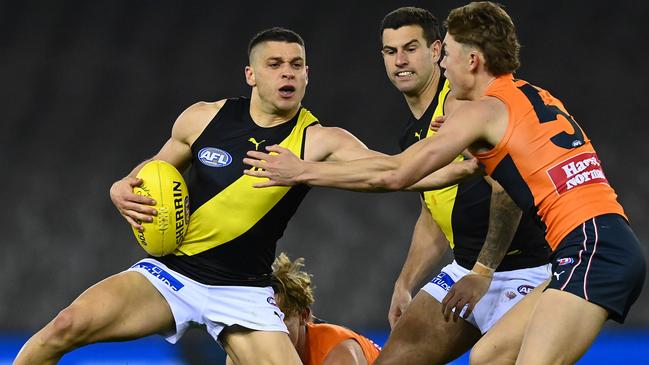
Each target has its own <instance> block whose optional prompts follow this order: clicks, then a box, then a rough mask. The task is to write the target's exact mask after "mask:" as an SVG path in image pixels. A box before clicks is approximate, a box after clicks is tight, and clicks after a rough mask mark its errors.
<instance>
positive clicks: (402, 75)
mask: <svg viewBox="0 0 649 365" xmlns="http://www.w3.org/2000/svg"><path fill="white" fill-rule="evenodd" d="M395 76H396V77H397V78H400V79H406V78H410V77H413V76H415V73H414V72H412V71H399V72H397V73H396V74H395Z"/></svg>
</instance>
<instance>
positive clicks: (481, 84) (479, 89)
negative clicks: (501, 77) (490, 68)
mask: <svg viewBox="0 0 649 365" xmlns="http://www.w3.org/2000/svg"><path fill="white" fill-rule="evenodd" d="M494 80H496V76H493V75H491V74H489V73H487V72H481V73H479V74H478V75H477V76H476V80H475V87H474V88H473V89H472V90H471V92H470V93H469V99H470V100H476V99H480V98H481V97H483V96H484V95H485V94H486V93H487V90H488V89H489V86H491V84H492V83H493V82H494Z"/></svg>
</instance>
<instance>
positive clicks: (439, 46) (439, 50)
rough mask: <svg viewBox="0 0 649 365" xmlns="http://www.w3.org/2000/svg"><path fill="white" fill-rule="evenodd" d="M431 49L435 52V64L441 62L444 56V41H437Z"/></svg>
mask: <svg viewBox="0 0 649 365" xmlns="http://www.w3.org/2000/svg"><path fill="white" fill-rule="evenodd" d="M430 49H431V50H432V51H433V62H435V63H437V62H439V59H440V58H441V56H442V41H440V40H439V39H438V40H436V41H435V42H433V43H432V44H431V45H430Z"/></svg>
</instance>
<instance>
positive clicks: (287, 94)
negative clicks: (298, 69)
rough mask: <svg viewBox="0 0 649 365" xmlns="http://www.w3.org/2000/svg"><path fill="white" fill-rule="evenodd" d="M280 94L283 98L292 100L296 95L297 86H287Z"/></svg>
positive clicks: (283, 87)
mask: <svg viewBox="0 0 649 365" xmlns="http://www.w3.org/2000/svg"><path fill="white" fill-rule="evenodd" d="M279 94H280V95H281V96H282V97H283V98H290V97H291V96H293V94H295V86H292V85H285V86H282V87H280V88H279Z"/></svg>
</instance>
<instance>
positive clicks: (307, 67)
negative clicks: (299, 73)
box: [304, 66, 309, 85]
mask: <svg viewBox="0 0 649 365" xmlns="http://www.w3.org/2000/svg"><path fill="white" fill-rule="evenodd" d="M304 68H305V71H306V83H307V85H308V84H309V66H304Z"/></svg>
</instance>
